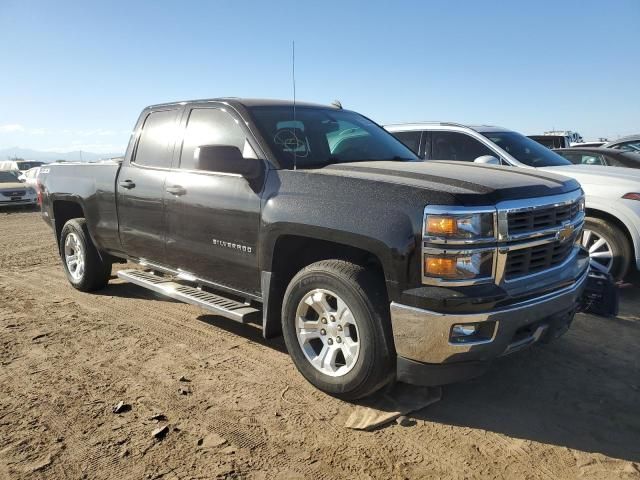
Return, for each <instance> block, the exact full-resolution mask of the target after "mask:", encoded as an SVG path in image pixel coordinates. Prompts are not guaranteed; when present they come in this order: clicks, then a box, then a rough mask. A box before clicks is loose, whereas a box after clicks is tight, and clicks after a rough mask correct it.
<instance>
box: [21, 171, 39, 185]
mask: <svg viewBox="0 0 640 480" xmlns="http://www.w3.org/2000/svg"><path fill="white" fill-rule="evenodd" d="M41 168H42V167H34V168H30V169H29V170H27V171H26V172H24V173H21V174H20V175H19V176H18V180H20V181H21V182H24V183H26V184H27V185H29V186H30V187H35V186H36V184H37V182H38V173H40V169H41Z"/></svg>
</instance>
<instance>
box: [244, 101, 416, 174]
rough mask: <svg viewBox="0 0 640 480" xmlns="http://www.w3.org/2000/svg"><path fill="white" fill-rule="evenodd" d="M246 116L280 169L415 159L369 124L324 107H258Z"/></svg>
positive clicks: (346, 112)
mask: <svg viewBox="0 0 640 480" xmlns="http://www.w3.org/2000/svg"><path fill="white" fill-rule="evenodd" d="M250 112H251V114H252V116H253V118H254V121H255V123H256V125H257V127H258V130H259V131H260V133H261V134H262V136H263V137H264V138H265V140H266V141H267V143H268V144H269V147H271V150H272V151H273V153H274V155H276V156H277V157H278V161H279V162H280V164H281V165H282V166H283V167H284V168H293V166H294V161H295V164H296V166H297V168H320V167H324V166H326V165H331V164H336V163H347V162H364V161H385V160H387V161H389V160H391V161H405V162H406V161H409V162H418V161H420V159H419V158H418V157H416V155H415V154H414V153H413V152H412V151H411V150H409V149H408V148H407V147H405V146H404V145H403V144H402V143H401V142H399V141H398V140H396V139H395V138H394V137H393V136H392V135H390V134H389V133H387V132H386V131H385V130H384V129H382V127H380V126H378V125H376V124H375V123H373V122H372V121H371V120H368V119H367V118H365V117H363V116H362V115H358V114H357V113H354V112H349V111H344V110H333V109H329V108H315V107H297V108H296V116H295V120H294V118H293V108H292V107H290V106H260V107H252V108H250Z"/></svg>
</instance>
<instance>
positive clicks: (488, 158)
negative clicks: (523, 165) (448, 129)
mask: <svg viewBox="0 0 640 480" xmlns="http://www.w3.org/2000/svg"><path fill="white" fill-rule="evenodd" d="M473 163H486V164H488V165H500V160H499V159H497V158H496V157H494V156H493V155H482V156H481V157H478V158H476V159H475V160H474V161H473Z"/></svg>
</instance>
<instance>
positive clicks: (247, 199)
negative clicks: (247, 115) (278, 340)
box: [165, 102, 263, 294]
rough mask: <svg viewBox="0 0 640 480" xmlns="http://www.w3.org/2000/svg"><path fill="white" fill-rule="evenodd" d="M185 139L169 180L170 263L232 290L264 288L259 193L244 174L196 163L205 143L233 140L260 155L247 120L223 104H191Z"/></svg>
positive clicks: (184, 127)
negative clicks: (259, 250)
mask: <svg viewBox="0 0 640 480" xmlns="http://www.w3.org/2000/svg"><path fill="white" fill-rule="evenodd" d="M181 131H183V132H184V139H183V141H182V142H178V144H177V145H176V166H177V168H174V170H173V171H172V172H171V173H170V174H169V176H168V177H167V180H166V187H165V190H166V192H167V193H166V194H165V195H166V209H167V210H166V221H167V238H166V259H167V261H166V263H167V264H168V265H169V266H170V267H172V268H174V269H179V270H182V271H185V272H188V273H190V274H193V275H194V276H196V277H198V278H201V279H204V280H207V281H209V282H212V283H215V284H217V285H221V286H224V287H227V288H230V289H233V290H239V291H242V292H247V293H255V294H257V293H259V292H260V270H259V266H258V254H257V248H258V232H259V228H260V198H261V196H260V194H261V190H262V186H263V185H262V184H259V185H256V184H255V183H253V182H250V181H249V180H247V179H246V178H244V177H242V176H241V175H236V174H230V173H224V172H214V171H203V170H198V169H197V164H196V160H195V158H194V153H195V151H196V148H197V147H199V146H203V145H228V146H234V147H237V148H238V149H240V151H241V152H242V153H243V156H244V157H245V158H255V159H256V160H255V161H256V162H261V163H262V162H263V161H262V160H259V159H258V157H257V155H256V153H255V152H256V151H259V147H258V146H257V144H256V143H255V140H254V139H253V137H252V135H251V133H250V132H249V131H248V129H247V128H245V125H244V121H243V120H242V118H240V117H239V116H238V115H237V113H236V112H234V111H233V109H231V108H230V107H228V106H226V105H224V104H217V103H212V102H209V103H206V104H201V105H199V104H192V105H189V106H188V107H187V111H185V113H184V115H183V121H182V126H181Z"/></svg>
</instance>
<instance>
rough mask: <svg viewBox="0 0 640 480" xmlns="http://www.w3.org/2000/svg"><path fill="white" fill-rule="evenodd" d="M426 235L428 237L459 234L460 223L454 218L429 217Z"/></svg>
mask: <svg viewBox="0 0 640 480" xmlns="http://www.w3.org/2000/svg"><path fill="white" fill-rule="evenodd" d="M426 233H427V235H455V234H456V233H458V222H457V220H456V219H455V218H454V217H444V216H441V215H429V216H428V217H427V232H426Z"/></svg>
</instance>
